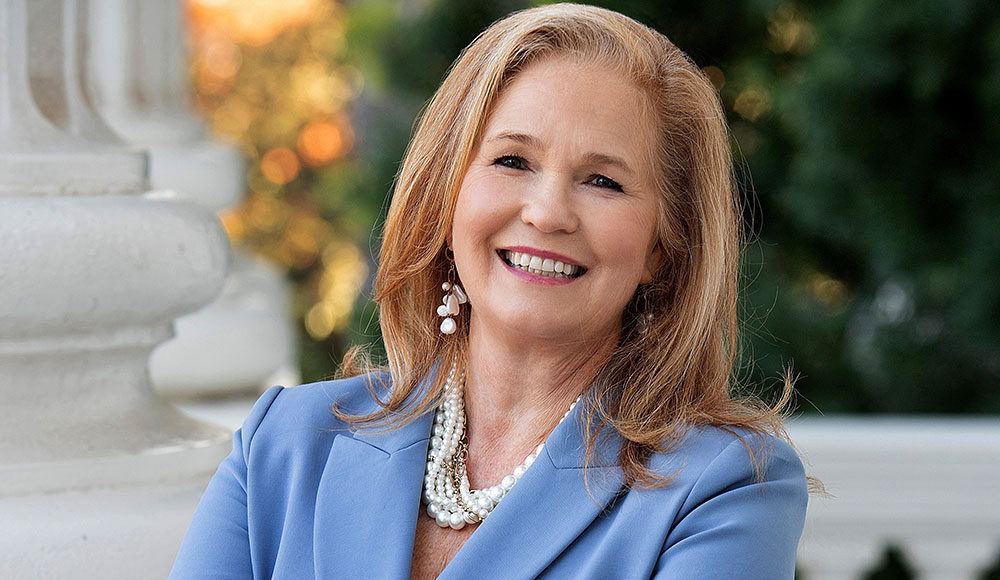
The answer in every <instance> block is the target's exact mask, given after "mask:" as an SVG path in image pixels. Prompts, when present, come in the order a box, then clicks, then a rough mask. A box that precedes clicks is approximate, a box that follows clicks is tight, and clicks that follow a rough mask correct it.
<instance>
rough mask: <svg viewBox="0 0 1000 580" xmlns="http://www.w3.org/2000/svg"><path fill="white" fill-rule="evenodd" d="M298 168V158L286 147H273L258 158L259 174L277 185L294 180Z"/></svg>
mask: <svg viewBox="0 0 1000 580" xmlns="http://www.w3.org/2000/svg"><path fill="white" fill-rule="evenodd" d="M300 168H301V166H300V165H299V158H298V157H297V156H296V155H295V152H294V151H292V150H291V149H289V148H287V147H275V148H274V149H271V150H270V151H268V152H267V153H265V154H264V156H263V157H261V158H260V172H261V173H263V174H264V177H266V178H267V179H268V180H270V181H272V182H274V183H277V184H278V185H284V184H286V183H288V182H289V181H291V180H293V179H295V177H296V176H297V175H298V174H299V169H300Z"/></svg>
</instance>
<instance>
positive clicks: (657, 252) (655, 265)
mask: <svg viewBox="0 0 1000 580" xmlns="http://www.w3.org/2000/svg"><path fill="white" fill-rule="evenodd" d="M662 265H663V248H662V247H661V246H660V243H659V242H653V248H652V249H651V250H650V251H649V255H648V256H646V264H645V267H644V268H643V270H642V278H640V279H639V283H640V284H649V283H650V282H652V281H653V278H655V277H656V273H657V272H658V271H659V270H660V266H662Z"/></svg>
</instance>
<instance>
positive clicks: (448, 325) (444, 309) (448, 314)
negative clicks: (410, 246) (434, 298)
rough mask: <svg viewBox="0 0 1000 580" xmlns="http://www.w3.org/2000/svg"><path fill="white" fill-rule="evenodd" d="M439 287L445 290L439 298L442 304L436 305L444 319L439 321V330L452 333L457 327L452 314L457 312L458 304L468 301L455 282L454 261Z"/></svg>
mask: <svg viewBox="0 0 1000 580" xmlns="http://www.w3.org/2000/svg"><path fill="white" fill-rule="evenodd" d="M441 289H442V290H444V292H445V294H444V298H443V299H442V300H441V302H442V304H441V305H440V306H438V307H437V314H438V316H442V317H444V320H442V321H441V332H442V333H444V334H452V333H454V332H455V330H456V329H457V328H458V325H457V324H456V323H455V319H454V318H452V316H455V315H456V314H458V305H459V304H465V303H466V302H468V301H469V298H468V297H467V296H466V295H465V292H463V291H462V287H461V286H459V285H458V284H456V283H455V263H454V262H452V264H451V269H450V270H448V281H447V282H445V283H444V284H441Z"/></svg>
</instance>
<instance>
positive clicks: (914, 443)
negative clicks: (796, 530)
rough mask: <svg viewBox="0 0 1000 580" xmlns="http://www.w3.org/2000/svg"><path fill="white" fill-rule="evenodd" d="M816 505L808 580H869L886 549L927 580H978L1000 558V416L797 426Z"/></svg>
mask: <svg viewBox="0 0 1000 580" xmlns="http://www.w3.org/2000/svg"><path fill="white" fill-rule="evenodd" d="M789 433H790V435H791V437H792V439H793V440H794V441H795V443H796V445H797V446H798V448H799V450H800V452H801V453H802V455H803V457H804V459H805V460H806V462H807V470H808V471H809V473H810V474H811V475H813V476H815V477H818V478H819V479H820V480H822V482H823V484H824V485H825V486H826V489H827V492H828V494H829V497H822V496H814V497H813V498H811V500H810V505H809V512H808V514H809V515H808V518H807V520H806V529H805V532H804V534H803V538H802V542H801V544H800V549H799V564H800V568H801V570H802V573H803V576H804V577H805V578H806V579H807V580H826V579H831V580H838V579H845V580H846V579H851V580H856V579H858V578H861V577H862V575H863V573H864V572H866V571H868V570H870V569H872V568H874V567H876V566H877V565H878V564H879V559H880V558H881V557H882V554H883V550H884V548H885V547H886V546H887V545H894V546H897V547H898V548H899V549H900V551H901V552H902V554H903V556H904V557H905V559H906V560H907V562H908V563H909V565H910V567H911V568H912V569H913V570H914V572H915V574H916V575H917V577H918V578H921V579H922V580H973V579H976V578H979V574H980V573H981V572H983V571H984V570H986V569H987V568H989V567H991V566H994V565H995V564H996V562H997V558H998V556H1000V420H998V419H997V418H996V417H991V418H942V417H829V418H814V417H809V418H802V419H799V420H796V421H792V422H791V424H790V426H789Z"/></svg>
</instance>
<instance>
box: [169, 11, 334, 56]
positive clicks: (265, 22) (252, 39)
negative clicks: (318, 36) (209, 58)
mask: <svg viewBox="0 0 1000 580" xmlns="http://www.w3.org/2000/svg"><path fill="white" fill-rule="evenodd" d="M188 9H189V10H190V14H191V18H192V20H193V21H194V22H195V23H196V24H200V25H202V26H206V27H210V28H212V29H213V30H215V31H216V32H218V33H221V34H223V35H224V36H226V37H228V38H230V39H231V40H232V41H233V42H238V43H241V44H247V45H250V46H262V45H264V44H267V43H268V42H270V41H271V40H273V39H274V37H276V36H278V35H279V34H281V33H282V32H283V31H285V30H286V29H288V28H293V27H296V26H300V25H302V24H303V23H305V22H306V21H308V20H309V18H310V17H311V16H312V15H314V14H315V13H316V11H318V10H321V9H323V0H255V1H254V2H246V1H243V0H188Z"/></svg>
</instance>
